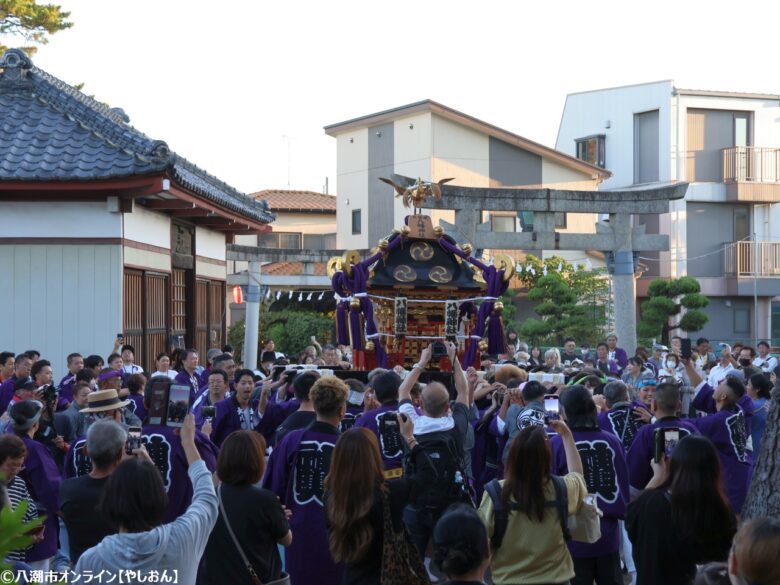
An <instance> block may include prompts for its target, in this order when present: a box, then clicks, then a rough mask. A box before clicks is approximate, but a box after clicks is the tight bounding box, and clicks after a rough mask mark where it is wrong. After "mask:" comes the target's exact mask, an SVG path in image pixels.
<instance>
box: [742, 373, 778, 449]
mask: <svg viewBox="0 0 780 585" xmlns="http://www.w3.org/2000/svg"><path fill="white" fill-rule="evenodd" d="M745 390H747V393H748V395H749V396H750V398H751V400H753V409H754V410H753V419H752V421H751V423H750V424H751V426H750V435H751V437H752V438H753V453H754V457H755V459H758V454H759V453H761V439H762V438H763V437H764V427H766V417H767V415H768V414H769V405H770V404H771V402H770V400H771V398H772V396H771V394H772V382H770V381H769V376H767V375H766V374H764V373H758V374H753V375H752V376H750V379H749V380H748V383H747V386H745Z"/></svg>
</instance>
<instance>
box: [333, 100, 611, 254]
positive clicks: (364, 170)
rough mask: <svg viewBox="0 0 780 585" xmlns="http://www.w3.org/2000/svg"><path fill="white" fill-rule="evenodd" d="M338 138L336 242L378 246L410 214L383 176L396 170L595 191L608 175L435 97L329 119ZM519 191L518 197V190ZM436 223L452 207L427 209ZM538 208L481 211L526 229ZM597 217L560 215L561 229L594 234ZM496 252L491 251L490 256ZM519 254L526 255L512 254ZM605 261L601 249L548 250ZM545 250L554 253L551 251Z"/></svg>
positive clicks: (448, 216)
mask: <svg viewBox="0 0 780 585" xmlns="http://www.w3.org/2000/svg"><path fill="white" fill-rule="evenodd" d="M325 132H326V133H327V134H328V135H329V136H333V137H334V138H335V139H336V150H337V173H338V189H337V191H338V199H337V214H336V216H337V225H338V229H337V234H338V247H339V248H342V249H357V250H365V249H369V248H371V247H373V246H376V244H377V242H378V240H380V239H381V238H384V237H385V236H387V235H388V234H390V233H391V232H392V230H393V229H394V228H398V227H400V226H401V225H402V224H403V219H404V217H405V216H406V215H409V214H410V213H411V210H409V209H405V208H404V207H403V204H402V202H401V200H400V199H398V198H395V197H394V191H393V188H392V187H391V186H389V185H386V184H385V183H383V182H381V181H379V178H380V177H390V176H391V175H392V174H398V175H403V176H407V177H410V178H412V179H417V178H422V179H424V180H433V181H438V180H440V179H444V178H449V177H452V178H453V179H454V180H453V181H452V184H453V185H461V186H464V187H519V188H522V187H539V188H541V187H546V188H559V189H577V190H593V191H595V190H596V189H597V187H598V185H599V183H600V182H602V181H604V180H605V179H606V178H607V177H609V172H607V171H606V170H605V169H604V168H602V167H599V166H597V165H595V164H592V163H591V162H587V161H583V160H580V159H577V157H575V156H573V155H570V154H566V153H563V152H559V151H557V150H554V149H552V148H549V147H547V146H543V145H541V144H538V143H536V142H533V141H531V140H528V139H527V138H523V137H522V136H520V135H518V134H515V133H513V132H510V131H509V130H505V129H503V128H499V127H497V126H494V125H492V124H489V123H487V122H483V121H482V120H478V119H476V118H474V117H473V116H470V115H468V114H464V113H462V112H459V111H457V110H454V109H452V108H450V107H448V106H445V105H442V104H440V103H437V102H435V101H432V100H424V101H420V102H416V103H413V104H408V105H404V106H400V107H397V108H393V109H390V110H385V111H382V112H377V113H374V114H369V115H365V116H361V117H358V118H354V119H351V120H347V121H344V122H339V123H336V124H331V125H329V126H326V127H325ZM518 196H519V195H518ZM424 211H425V213H426V214H428V215H431V216H432V219H433V223H434V225H437V224H438V222H439V220H440V219H444V220H446V221H448V222H451V223H452V222H454V211H443V210H424ZM532 215H533V214H532V213H527V214H517V213H512V212H494V213H492V214H489V213H488V212H483V218H482V219H483V221H489V222H490V223H491V229H492V230H493V231H503V232H506V231H512V232H513V231H522V230H523V229H524V227H526V228H527V226H528V225H529V224H531V223H532V221H533V220H532ZM597 219H598V218H597V216H596V214H591V213H582V214H575V213H569V214H565V213H560V214H559V217H557V218H556V231H559V232H562V233H566V232H577V233H595V232H596V221H597ZM493 252H498V250H493V251H487V253H493ZM511 253H512V255H513V257H515V258H517V259H521V258H522V257H523V254H522V252H518V251H512V252H511ZM553 253H555V254H557V255H559V256H563V257H566V258H567V259H570V260H577V261H579V262H584V261H585V260H591V261H592V263H593V264H594V265H602V266H603V265H604V264H603V260H600V258H603V256H601V255H600V254H598V253H591V254H587V253H585V252H582V253H579V252H561V251H559V252H549V254H553ZM545 254H548V253H547V252H545Z"/></svg>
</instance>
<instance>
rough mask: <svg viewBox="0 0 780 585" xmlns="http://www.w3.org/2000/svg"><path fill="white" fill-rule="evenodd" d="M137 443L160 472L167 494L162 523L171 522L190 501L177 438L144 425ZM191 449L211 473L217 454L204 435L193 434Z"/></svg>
mask: <svg viewBox="0 0 780 585" xmlns="http://www.w3.org/2000/svg"><path fill="white" fill-rule="evenodd" d="M141 440H142V441H143V443H144V445H145V446H146V450H147V451H148V452H149V456H150V457H151V458H152V461H154V464H155V466H156V467H157V469H159V470H160V475H162V479H163V485H164V486H165V491H166V492H168V509H167V511H166V513H165V518H164V519H163V523H167V522H173V521H174V520H176V518H178V517H179V516H181V515H182V514H184V512H186V511H187V508H188V507H189V505H190V503H191V502H192V482H190V478H189V475H188V473H187V470H188V469H189V465H188V464H187V456H186V455H185V454H184V448H183V447H182V446H181V438H180V437H179V435H178V434H177V433H176V429H174V428H172V427H166V426H162V425H146V426H144V427H143V432H142V433H141ZM195 447H196V448H197V449H198V453H200V457H201V459H203V461H204V463H205V464H206V467H207V468H208V469H209V471H210V472H212V473H214V471H216V469H217V454H218V453H219V449H217V446H216V445H215V444H214V443H212V442H211V440H210V439H209V438H208V437H207V436H206V435H204V434H203V433H201V432H200V431H196V432H195Z"/></svg>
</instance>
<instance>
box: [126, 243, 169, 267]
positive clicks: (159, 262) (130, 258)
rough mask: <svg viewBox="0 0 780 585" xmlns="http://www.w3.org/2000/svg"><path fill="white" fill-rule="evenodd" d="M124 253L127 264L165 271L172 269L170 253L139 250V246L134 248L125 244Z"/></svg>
mask: <svg viewBox="0 0 780 585" xmlns="http://www.w3.org/2000/svg"><path fill="white" fill-rule="evenodd" d="M123 254H124V259H123V261H124V264H125V265H127V266H134V267H140V268H148V269H150V270H162V271H163V272H170V271H171V257H170V256H169V255H168V254H160V253H159V252H152V251H150V250H139V249H138V248H132V247H130V246H125V247H124V248H123Z"/></svg>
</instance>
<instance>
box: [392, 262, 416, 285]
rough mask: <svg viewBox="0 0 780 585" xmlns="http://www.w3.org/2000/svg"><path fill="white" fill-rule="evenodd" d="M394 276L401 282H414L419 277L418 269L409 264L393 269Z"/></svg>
mask: <svg viewBox="0 0 780 585" xmlns="http://www.w3.org/2000/svg"><path fill="white" fill-rule="evenodd" d="M393 278H395V279H396V280H398V281H400V282H414V281H415V280H416V279H417V271H416V270H414V268H412V267H411V266H409V265H407V264H401V265H399V266H397V267H396V269H395V270H393Z"/></svg>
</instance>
